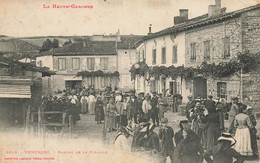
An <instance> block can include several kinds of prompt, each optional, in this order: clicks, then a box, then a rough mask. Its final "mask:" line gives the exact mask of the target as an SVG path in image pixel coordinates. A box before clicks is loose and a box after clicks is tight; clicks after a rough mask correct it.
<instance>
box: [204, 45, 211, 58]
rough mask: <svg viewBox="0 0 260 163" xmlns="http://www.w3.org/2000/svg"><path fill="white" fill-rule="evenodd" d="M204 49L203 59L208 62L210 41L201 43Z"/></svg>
mask: <svg viewBox="0 0 260 163" xmlns="http://www.w3.org/2000/svg"><path fill="white" fill-rule="evenodd" d="M203 47H204V59H205V60H210V41H209V40H208V41H204V42H203Z"/></svg>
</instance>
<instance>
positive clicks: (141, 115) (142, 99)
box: [137, 92, 145, 117]
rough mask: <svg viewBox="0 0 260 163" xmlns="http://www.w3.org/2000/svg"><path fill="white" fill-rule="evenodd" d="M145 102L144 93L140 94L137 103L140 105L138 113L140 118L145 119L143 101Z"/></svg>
mask: <svg viewBox="0 0 260 163" xmlns="http://www.w3.org/2000/svg"><path fill="white" fill-rule="evenodd" d="M144 100H145V98H144V93H143V92H140V93H138V97H137V103H138V108H137V113H138V114H139V117H143V115H144V112H143V110H142V105H143V101H144Z"/></svg>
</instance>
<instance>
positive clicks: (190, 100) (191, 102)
mask: <svg viewBox="0 0 260 163" xmlns="http://www.w3.org/2000/svg"><path fill="white" fill-rule="evenodd" d="M188 100H189V101H188V102H187V105H186V108H185V110H186V118H188V120H189V122H191V121H192V119H191V118H190V112H189V111H190V110H191V109H192V108H193V107H194V106H195V103H196V102H195V101H194V100H193V98H192V96H191V95H189V96H188Z"/></svg>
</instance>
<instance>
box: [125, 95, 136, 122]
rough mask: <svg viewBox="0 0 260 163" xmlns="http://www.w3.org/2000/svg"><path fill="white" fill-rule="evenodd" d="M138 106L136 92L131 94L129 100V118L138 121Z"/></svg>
mask: <svg viewBox="0 0 260 163" xmlns="http://www.w3.org/2000/svg"><path fill="white" fill-rule="evenodd" d="M137 108H138V102H137V100H136V97H135V95H134V94H131V97H130V100H129V101H128V105H127V112H128V116H127V117H129V120H131V121H132V120H133V119H134V122H135V123H137Z"/></svg>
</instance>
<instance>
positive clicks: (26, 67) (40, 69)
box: [0, 57, 55, 77]
mask: <svg viewBox="0 0 260 163" xmlns="http://www.w3.org/2000/svg"><path fill="white" fill-rule="evenodd" d="M0 64H4V65H10V64H14V65H19V66H21V67H22V69H24V70H28V71H34V72H41V73H42V76H43V77H44V76H50V75H54V74H55V72H54V71H51V70H50V69H49V68H47V67H36V66H35V65H33V64H30V63H22V62H19V61H15V60H12V59H9V58H6V57H0Z"/></svg>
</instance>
